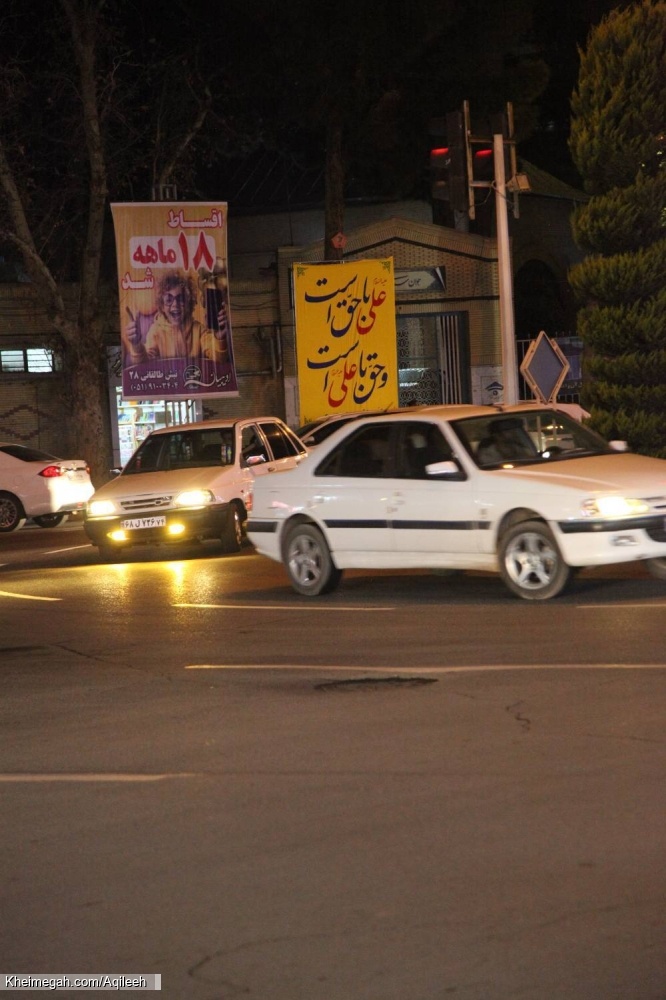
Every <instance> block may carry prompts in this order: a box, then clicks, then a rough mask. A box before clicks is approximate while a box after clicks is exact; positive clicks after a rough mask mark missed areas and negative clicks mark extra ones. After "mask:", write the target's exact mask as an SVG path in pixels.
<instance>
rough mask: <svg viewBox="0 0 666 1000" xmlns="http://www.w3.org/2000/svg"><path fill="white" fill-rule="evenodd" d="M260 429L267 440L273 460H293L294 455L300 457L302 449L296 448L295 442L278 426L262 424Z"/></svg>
mask: <svg viewBox="0 0 666 1000" xmlns="http://www.w3.org/2000/svg"><path fill="white" fill-rule="evenodd" d="M261 429H262V431H263V432H264V434H265V435H266V437H267V438H268V444H269V446H270V449H271V451H272V452H273V458H276V459H277V458H293V457H294V456H295V455H300V453H301V451H302V449H299V448H297V446H296V444H295V442H294V441H292V440H291V438H290V437H289V435H288V434H287V433H285V431H284V430H283V429H282V427H280V426H279V424H276V423H262V424H261Z"/></svg>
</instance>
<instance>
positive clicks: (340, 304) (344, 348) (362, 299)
mask: <svg viewBox="0 0 666 1000" xmlns="http://www.w3.org/2000/svg"><path fill="white" fill-rule="evenodd" d="M294 296H295V313H296V357H297V371H298V389H299V398H300V421H301V423H307V422H308V421H310V420H316V419H317V418H318V417H321V416H325V415H327V414H334V413H354V412H356V411H358V410H388V409H391V408H393V407H396V406H397V405H398V350H397V339H396V326H395V280H394V274H393V259H392V258H389V259H387V260H359V261H353V262H350V263H344V264H295V265H294Z"/></svg>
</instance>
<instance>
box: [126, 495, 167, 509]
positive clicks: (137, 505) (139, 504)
mask: <svg viewBox="0 0 666 1000" xmlns="http://www.w3.org/2000/svg"><path fill="white" fill-rule="evenodd" d="M172 503H173V494H170V495H169V496H159V497H127V498H126V499H125V500H121V501H120V506H121V507H122V509H123V510H124V511H126V512H127V513H128V514H132V513H133V512H135V511H139V510H162V509H163V508H164V507H170V506H171V504H172Z"/></svg>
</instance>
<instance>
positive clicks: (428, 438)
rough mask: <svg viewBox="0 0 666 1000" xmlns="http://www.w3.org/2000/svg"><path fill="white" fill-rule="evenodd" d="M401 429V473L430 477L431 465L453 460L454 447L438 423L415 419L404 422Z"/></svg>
mask: <svg viewBox="0 0 666 1000" xmlns="http://www.w3.org/2000/svg"><path fill="white" fill-rule="evenodd" d="M400 431H401V434H400V449H399V451H400V464H399V475H401V476H403V477H405V478H407V479H429V478H430V477H429V476H428V473H427V472H426V469H427V467H428V466H429V465H433V464H434V463H435V462H451V461H453V449H452V448H451V445H450V444H449V442H448V441H447V440H446V438H445V437H444V434H443V433H442V431H441V430H440V428H439V427H437V425H436V424H432V423H428V422H427V421H423V420H415V421H410V422H409V423H406V424H402V425H401V427H400Z"/></svg>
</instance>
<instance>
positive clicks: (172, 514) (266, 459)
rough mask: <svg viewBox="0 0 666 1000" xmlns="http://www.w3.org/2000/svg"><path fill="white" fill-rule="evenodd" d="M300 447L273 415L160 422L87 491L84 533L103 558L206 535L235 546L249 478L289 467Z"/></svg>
mask: <svg viewBox="0 0 666 1000" xmlns="http://www.w3.org/2000/svg"><path fill="white" fill-rule="evenodd" d="M307 453H308V452H307V448H306V447H305V445H304V444H303V442H302V441H301V440H300V439H299V438H298V437H297V436H296V434H294V432H293V431H292V430H290V428H289V427H287V425H286V424H285V423H284V422H283V421H282V420H280V419H279V418H278V417H252V418H244V419H238V420H234V419H230V420H204V421H201V422H200V423H193V424H182V425H179V426H172V427H165V428H161V429H160V430H156V431H153V432H152V434H149V435H148V437H147V438H146V439H145V441H143V442H142V444H141V445H140V446H139V447H138V448H137V450H136V451H135V452H134V454H133V455H132V457H131V458H130V460H129V462H128V463H127V465H126V466H125V468H124V469H123V470H122V472H121V473H120V475H119V476H117V477H116V478H115V479H112V480H111V481H110V482H108V483H106V484H105V485H104V486H102V487H101V488H100V489H98V490H97V492H96V493H95V495H94V496H93V497H92V499H91V500H90V502H89V503H88V506H87V508H86V515H85V521H84V528H85V531H86V534H87V535H88V538H89V539H90V540H91V542H92V543H93V545H96V546H97V547H98V549H99V553H100V556H101V557H102V558H103V559H105V560H106V561H113V560H115V559H117V558H119V557H120V556H121V555H122V553H123V552H125V551H129V550H130V549H131V548H132V547H133V546H136V545H161V544H164V543H168V542H185V541H192V540H194V539H197V540H203V539H208V538H216V539H218V540H219V541H220V542H221V543H222V549H223V551H225V552H237V551H238V550H239V549H240V547H241V544H242V541H243V533H244V527H245V522H246V519H247V514H248V511H249V510H250V508H251V505H252V490H253V487H254V483H255V480H256V479H261V478H263V476H264V475H265V474H266V473H270V472H279V471H282V470H284V469H289V468H291V467H293V466H295V465H296V464H297V463H298V462H300V460H301V459H302V458H304V457H305V456H306V455H307Z"/></svg>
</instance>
